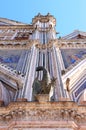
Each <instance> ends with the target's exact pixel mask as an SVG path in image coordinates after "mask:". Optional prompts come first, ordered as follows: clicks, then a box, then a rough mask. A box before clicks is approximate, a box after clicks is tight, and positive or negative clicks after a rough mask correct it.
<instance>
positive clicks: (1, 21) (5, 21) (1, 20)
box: [0, 18, 25, 26]
mask: <svg viewBox="0 0 86 130" xmlns="http://www.w3.org/2000/svg"><path fill="white" fill-rule="evenodd" d="M3 25H25V24H24V23H21V22H18V21H15V20H10V19H6V18H0V26H3Z"/></svg>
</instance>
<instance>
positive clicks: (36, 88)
mask: <svg viewBox="0 0 86 130" xmlns="http://www.w3.org/2000/svg"><path fill="white" fill-rule="evenodd" d="M36 71H43V77H42V80H41V81H40V80H38V78H35V80H34V82H33V86H32V88H33V93H32V98H33V101H35V100H36V95H37V94H49V97H50V100H52V99H51V98H52V97H53V96H54V88H55V83H56V78H54V77H53V78H52V79H51V78H50V74H49V72H48V71H47V70H46V69H45V68H44V67H42V66H39V67H37V68H36Z"/></svg>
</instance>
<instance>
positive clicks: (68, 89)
mask: <svg viewBox="0 0 86 130" xmlns="http://www.w3.org/2000/svg"><path fill="white" fill-rule="evenodd" d="M69 85H70V79H69V78H67V80H66V89H67V92H70V88H69V87H70V86H69Z"/></svg>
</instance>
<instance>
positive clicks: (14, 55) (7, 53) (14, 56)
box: [0, 50, 22, 69]
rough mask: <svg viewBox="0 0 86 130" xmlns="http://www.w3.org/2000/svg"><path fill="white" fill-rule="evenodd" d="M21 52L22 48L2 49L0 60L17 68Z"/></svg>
mask: <svg viewBox="0 0 86 130" xmlns="http://www.w3.org/2000/svg"><path fill="white" fill-rule="evenodd" d="M21 54H22V50H0V62H1V63H3V64H6V65H8V66H10V67H12V68H14V69H15V68H16V67H17V64H18V62H19V59H20V56H21Z"/></svg>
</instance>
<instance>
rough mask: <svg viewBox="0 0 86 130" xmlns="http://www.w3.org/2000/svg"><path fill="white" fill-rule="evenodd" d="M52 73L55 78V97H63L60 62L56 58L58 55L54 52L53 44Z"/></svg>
mask: <svg viewBox="0 0 86 130" xmlns="http://www.w3.org/2000/svg"><path fill="white" fill-rule="evenodd" d="M52 56H53V73H54V76H55V78H57V80H56V99H58V97H59V98H63V97H64V90H63V85H62V80H61V69H60V67H59V66H60V64H59V60H58V55H57V52H56V48H55V47H54V46H53V55H52Z"/></svg>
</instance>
